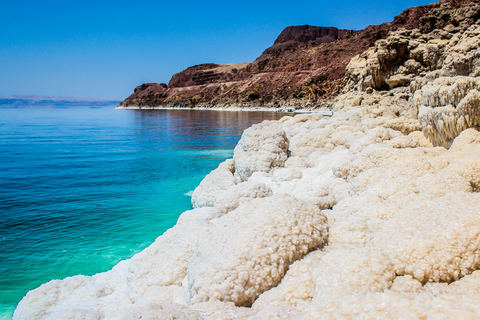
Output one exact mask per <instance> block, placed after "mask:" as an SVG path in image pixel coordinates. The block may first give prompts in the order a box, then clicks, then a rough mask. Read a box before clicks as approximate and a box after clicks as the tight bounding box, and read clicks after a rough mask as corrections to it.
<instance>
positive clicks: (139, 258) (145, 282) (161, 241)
mask: <svg viewBox="0 0 480 320" xmlns="http://www.w3.org/2000/svg"><path fill="white" fill-rule="evenodd" d="M217 215H218V213H217V212H216V210H214V209H213V208H208V207H206V208H197V209H194V210H190V211H186V212H184V213H183V214H182V215H181V216H180V217H179V219H178V221H177V224H176V225H175V226H174V227H173V228H171V229H169V230H167V231H166V232H165V233H164V234H163V235H162V236H161V237H158V238H157V239H156V240H155V242H154V243H153V244H151V245H150V246H148V247H147V248H146V249H144V250H143V251H142V252H140V253H139V254H137V255H135V256H134V257H133V258H132V259H131V260H130V261H129V265H128V273H127V277H126V281H127V286H128V294H129V297H130V299H131V300H132V301H134V302H135V301H136V299H139V298H141V297H144V296H145V294H146V292H147V290H150V291H152V288H160V287H164V286H170V285H181V284H182V280H183V278H185V276H186V275H187V265H188V260H189V259H190V257H191V256H192V254H193V251H194V249H195V245H196V243H197V241H198V239H199V238H201V237H203V236H204V234H205V233H206V232H207V229H208V221H209V220H211V219H212V218H215V217H216V216H217ZM163 290H164V289H163Z"/></svg>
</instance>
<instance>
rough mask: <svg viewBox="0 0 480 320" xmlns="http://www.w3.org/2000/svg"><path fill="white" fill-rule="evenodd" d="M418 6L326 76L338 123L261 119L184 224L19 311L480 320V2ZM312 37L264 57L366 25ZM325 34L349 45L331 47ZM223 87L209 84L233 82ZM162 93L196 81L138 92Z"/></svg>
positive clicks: (58, 283)
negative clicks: (126, 257)
mask: <svg viewBox="0 0 480 320" xmlns="http://www.w3.org/2000/svg"><path fill="white" fill-rule="evenodd" d="M402 15H403V18H402V19H400V20H398V19H399V18H398V17H397V18H396V20H398V21H397V23H398V24H399V25H400V24H401V25H402V26H403V27H402V28H400V27H399V28H397V27H393V25H394V24H395V22H394V23H389V24H385V25H382V26H383V27H381V28H384V29H382V30H384V32H385V34H383V33H381V35H376V34H374V35H369V37H368V39H370V40H368V39H364V41H365V46H366V47H365V48H364V50H363V51H362V52H360V53H358V54H356V55H352V57H350V58H348V61H346V63H345V66H343V67H340V66H341V65H342V63H343V62H338V66H339V68H343V71H341V72H340V73H339V74H338V78H335V79H333V78H328V79H326V80H324V82H321V83H327V82H328V81H330V82H328V83H330V84H331V86H332V88H335V89H332V91H329V92H330V93H332V92H334V90H337V91H338V93H337V94H336V95H333V96H330V100H328V101H329V103H330V107H331V108H332V109H333V111H334V114H333V116H332V117H325V116H322V115H318V114H317V115H315V114H308V115H307V114H303V115H297V116H294V117H284V118H282V119H281V120H279V121H264V122H262V123H260V124H257V125H254V126H252V127H251V128H249V129H247V130H245V132H244V133H243V135H242V138H241V139H240V141H239V143H238V145H237V146H236V148H235V150H234V155H233V158H232V159H228V160H226V161H225V162H223V163H221V164H220V165H219V166H218V168H217V169H215V170H213V171H212V172H211V173H210V174H208V175H207V176H206V177H205V178H204V180H203V181H202V182H201V183H200V185H199V186H198V187H197V188H196V189H195V191H194V193H193V195H192V205H193V207H194V209H193V210H190V211H187V212H184V213H183V214H182V215H181V216H180V218H179V220H178V222H177V224H176V225H175V226H174V227H173V228H171V229H170V230H168V231H167V232H165V233H164V234H163V235H162V236H160V237H159V238H157V240H156V241H155V242H154V243H153V244H152V245H150V246H149V247H148V248H146V249H145V250H144V251H142V252H141V253H139V254H137V255H135V256H134V257H132V258H131V259H129V260H126V261H122V262H120V263H119V264H118V265H117V266H115V267H114V268H113V269H112V270H111V271H108V272H105V273H101V274H97V275H94V276H92V277H85V276H75V277H71V278H67V279H64V280H54V281H50V282H48V283H46V284H44V285H42V286H40V287H39V288H37V289H35V290H32V291H31V292H29V293H28V294H27V295H26V296H25V297H24V299H23V300H22V301H21V302H20V303H19V305H18V308H17V310H16V311H15V314H14V319H338V318H343V319H353V318H361V319H364V318H369V319H370V318H371V319H399V318H405V319H429V318H431V319H475V318H478V317H479V316H480V271H479V269H480V193H479V190H480V133H479V131H478V129H479V125H480V118H479V115H480V113H479V110H480V109H479V107H480V93H479V91H478V90H479V88H480V22H479V20H478V19H479V18H480V5H479V4H478V2H477V1H441V2H437V3H434V4H432V5H429V6H425V7H419V8H412V9H409V10H406V11H405V12H404V13H402ZM402 15H401V16H402ZM399 17H400V16H399ZM402 21H403V22H402ZM369 28H371V30H379V29H378V28H380V26H375V27H369ZM305 30H311V32H310V31H309V33H308V34H309V35H311V36H310V38H308V37H307V38H308V39H310V40H308V41H312V44H311V45H309V46H307V47H306V48H302V49H298V47H297V49H296V51H295V50H290V49H286V48H290V45H293V46H295V45H296V44H295V42H296V41H293V42H292V43H291V44H286V42H288V41H284V40H281V41H279V42H278V43H277V45H278V46H279V47H278V49H279V50H278V52H280V53H279V55H278V56H279V57H280V56H282V57H283V58H281V59H280V60H275V59H276V56H275V54H276V52H277V49H272V50H273V51H269V52H266V53H265V55H267V56H269V57H270V58H268V59H266V60H267V61H268V62H267V63H265V68H274V64H273V61H283V62H285V65H288V63H287V62H286V61H287V60H286V59H284V58H285V57H286V56H288V55H298V51H302V52H305V57H307V58H308V57H310V56H309V55H308V52H317V54H318V53H319V52H324V54H327V49H325V46H330V47H331V46H333V45H335V44H337V45H340V44H341V43H344V46H345V50H353V49H350V48H348V45H347V44H348V42H343V41H346V40H347V37H349V36H350V37H355V35H358V34H359V32H351V31H347V32H345V34H343V35H342V33H343V32H341V31H335V30H332V31H331V32H332V33H329V32H330V31H329V32H327V31H325V32H324V31H313V29H310V28H309V27H306V29H305ZM291 32H292V33H293V34H295V33H296V31H295V30H294V29H292V30H291ZM372 32H373V31H372ZM319 34H323V36H322V37H325V38H324V39H325V40H324V41H330V40H331V38H332V37H333V36H328V35H330V34H333V35H336V36H337V37H338V39H337V40H335V41H333V42H329V43H320V44H317V43H316V42H315V40H313V38H315V39H317V38H318V35H319ZM291 38H294V37H293V36H291V35H290V34H289V33H288V32H287V33H286V35H285V37H284V38H282V39H291ZM327 38H328V39H327ZM350 39H351V38H350ZM372 39H375V40H372ZM357 40H358V41H360V40H359V39H357ZM289 41H290V40H289ZM299 41H300V40H298V41H297V42H299ZM322 41H323V40H322ZM368 41H373V42H372V43H371V45H370V46H367V43H368ZM283 45H285V47H283ZM352 46H353V45H352ZM284 48H285V51H282V50H284ZM322 48H324V49H322ZM316 50H318V51H316ZM322 50H324V51H322ZM295 52H297V53H295ZM349 52H351V51H349ZM314 56H315V55H313V53H312V56H311V57H314ZM307 58H306V59H305V61H313V60H308V59H307ZM344 58H345V59H347V58H346V56H344ZM259 59H260V58H259ZM312 59H313V58H312ZM333 60H334V59H333V56H332V60H331V61H333ZM259 61H262V60H257V61H255V62H254V63H253V64H255V65H258V63H259ZM295 61H297V60H295ZM270 63H272V64H270ZM292 63H293V62H292ZM332 63H333V64H335V63H337V62H332ZM249 65H250V64H249ZM292 65H295V64H294V63H293V64H292ZM196 68H198V69H192V70H190V71H189V72H190V73H191V74H194V73H195V72H197V71H198V70H214V72H213V75H215V74H216V72H217V71H218V68H226V69H222V70H224V72H225V73H226V72H227V71H228V70H230V71H231V69H229V68H230V67H225V66H222V67H221V66H216V65H210V66H209V67H208V68H209V69H204V68H205V67H204V66H202V67H196ZM245 68H247V66H246V67H245ZM252 68H253V67H252ZM298 68H303V70H310V71H309V72H311V74H314V73H315V72H317V71H318V70H320V69H321V68H317V69H313V67H312V69H309V68H310V67H308V66H306V65H305V66H302V67H300V63H299V66H298ZM328 68H333V69H330V70H334V69H335V66H331V65H328V66H325V70H327V69H328ZM236 69H237V72H238V73H241V72H242V71H241V70H240V69H239V68H236ZM195 70H196V71H195ZM215 70H217V71H215ZM225 70H227V71H225ZM239 70H240V71H239ZM262 70H265V69H262ZM297 70H300V69H297ZM315 70H317V71H315ZM321 70H324V69H321ZM230 71H228V72H230ZM202 72H203V71H202ZM244 72H247V70H244ZM282 72H284V71H282ZM285 72H286V71H285ZM289 72H290V71H289ZM291 72H292V73H286V74H285V76H287V75H288V74H289V75H290V76H289V77H291V79H292V80H291V81H296V80H295V76H293V75H294V74H295V72H297V71H291ZM278 74H281V73H278ZM282 74H283V73H282ZM332 74H335V73H333V72H332ZM184 75H185V78H184V80H181V81H184V82H187V81H194V80H193V76H191V77H190V78H188V76H187V73H185V74H184ZM271 75H272V74H271ZM263 76H264V73H260V74H259V75H258V77H259V78H260V79H263V78H262V77H263ZM302 76H303V75H302ZM179 77H180V76H179ZM179 77H177V79H180V78H179ZM249 77H250V76H248V77H247V78H245V80H242V81H247V82H245V83H248V81H253V80H251V79H250V78H249ZM265 77H267V76H265ZM332 77H333V76H332ZM174 78H175V77H174ZM188 79H190V80H188ZM212 79H213V77H212ZM249 79H250V80H249ZM265 79H266V78H265ZM172 80H173V79H172ZM179 81H180V80H179ZM209 81H210V82H211V83H210V84H208V85H206V84H204V85H199V86H205V87H204V88H208V86H209V85H212V83H214V84H215V86H217V85H218V86H220V85H221V83H220V82H218V83H215V82H213V80H209ZM335 81H337V82H338V83H341V84H342V85H341V86H340V87H338V84H335V83H336V82H335ZM233 85H234V86H235V84H233ZM148 87H151V88H150V90H151V92H152V93H153V92H154V90H156V89H154V88H158V89H162V90H165V91H164V92H166V95H167V96H168V95H169V94H170V92H172V91H173V90H176V88H180V87H170V86H166V85H153V84H152V85H146V87H145V88H143V89H142V88H140V89H138V90H137V91H138V92H139V94H140V92H142V91H145V90H147V88H148ZM194 87H196V86H190V87H184V88H187V89H185V91H184V92H187V91H188V90H190V89H188V88H194ZM197 89H198V88H197ZM192 90H193V89H192ZM262 92H263V91H262ZM262 94H263V93H262ZM279 94H285V95H286V96H284V97H285V100H284V101H288V99H289V98H288V97H289V94H287V93H279ZM230 97H235V98H234V99H237V98H238V99H240V95H231V96H230ZM232 99H233V98H232ZM258 99H260V98H258ZM280 101H282V100H281V99H280ZM292 101H293V100H292ZM299 101H300V100H299ZM305 101H307V100H305ZM159 105H160V104H159Z"/></svg>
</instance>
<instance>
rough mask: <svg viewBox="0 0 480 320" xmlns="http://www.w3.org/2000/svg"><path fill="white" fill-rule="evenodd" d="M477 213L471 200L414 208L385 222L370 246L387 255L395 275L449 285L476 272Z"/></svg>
mask: <svg viewBox="0 0 480 320" xmlns="http://www.w3.org/2000/svg"><path fill="white" fill-rule="evenodd" d="M452 203H454V204H455V206H451V205H450V206H449V204H452ZM447 206H449V210H445V209H443V208H445V207H447ZM479 212H480V205H479V203H478V196H477V195H476V194H470V195H469V194H466V193H464V194H459V195H451V196H446V197H442V198H436V199H435V200H433V201H425V202H423V203H420V204H413V205H410V206H406V207H405V209H404V210H401V211H400V212H399V213H397V214H396V215H395V217H393V218H392V219H390V220H389V221H388V222H386V223H385V224H384V226H383V228H382V231H381V232H379V233H377V234H376V235H375V239H374V240H373V242H374V243H378V245H379V246H382V247H383V248H385V249H386V252H388V254H389V255H390V256H391V261H392V263H393V264H394V266H395V269H396V273H397V274H398V275H405V274H408V275H411V276H412V277H414V278H415V279H417V280H418V281H420V282H422V283H426V282H452V281H455V280H458V279H460V278H462V277H464V276H465V275H468V274H470V273H472V272H473V271H475V270H476V269H477V268H478V267H479V266H480V247H479V246H478V244H479V243H480V220H479V219H478V213H479ZM424 226H428V228H425V227H424ZM393 229H395V231H394V232H392V230H393ZM387 234H389V235H390V236H387Z"/></svg>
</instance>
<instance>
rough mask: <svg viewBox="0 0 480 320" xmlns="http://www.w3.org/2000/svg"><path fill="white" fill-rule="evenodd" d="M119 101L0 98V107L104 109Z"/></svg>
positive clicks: (16, 96)
mask: <svg viewBox="0 0 480 320" xmlns="http://www.w3.org/2000/svg"><path fill="white" fill-rule="evenodd" d="M120 102H121V101H120V100H112V99H102V98H85V97H51V96H36V95H4V96H0V108H1V107H106V106H116V105H118V104H119V103H120Z"/></svg>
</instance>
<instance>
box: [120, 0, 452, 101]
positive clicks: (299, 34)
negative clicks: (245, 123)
mask: <svg viewBox="0 0 480 320" xmlns="http://www.w3.org/2000/svg"><path fill="white" fill-rule="evenodd" d="M447 2H448V3H451V5H452V6H455V7H458V6H459V5H460V2H458V1H455V0H451V1H447ZM440 6H441V5H440V4H439V3H435V4H431V5H428V6H423V7H415V8H410V9H407V10H405V11H404V12H402V13H401V14H400V15H398V16H396V17H395V19H394V20H393V21H392V22H388V23H383V24H381V25H377V26H369V27H367V28H365V29H363V30H360V31H352V30H339V29H336V28H332V27H313V26H308V25H306V26H293V27H287V28H286V29H285V30H284V31H283V32H282V33H281V34H280V35H279V36H278V38H277V39H276V40H275V42H274V44H273V45H272V46H271V47H270V48H268V49H266V50H265V51H264V52H263V54H262V55H261V56H260V57H258V58H257V59H256V60H255V61H253V62H250V63H239V64H229V65H217V64H211V63H210V64H202V65H198V66H194V67H190V68H188V69H186V70H184V71H182V72H180V73H177V74H175V75H174V76H173V77H172V79H171V80H170V82H169V84H168V87H167V88H165V87H164V85H162V86H161V87H158V91H157V92H155V91H152V90H151V89H153V87H150V88H149V89H147V90H144V89H141V90H139V89H138V88H139V87H137V89H136V90H135V92H134V93H133V94H132V95H131V96H130V97H128V98H127V99H125V101H123V102H122V103H121V104H120V105H119V107H120V108H154V107H191V108H194V107H207V108H211V107H217V108H229V107H241V108H252V107H263V108H285V107H288V108H314V107H317V106H320V105H322V104H325V103H326V101H325V100H326V99H327V98H330V97H332V95H335V94H337V93H338V92H339V91H340V89H341V88H342V84H343V83H342V78H343V77H344V75H345V70H346V66H347V64H348V63H349V61H350V59H351V58H352V57H354V56H355V55H358V54H360V53H362V52H364V51H365V50H367V49H368V48H369V47H371V46H373V45H374V43H375V41H377V40H379V39H384V38H386V37H387V36H388V34H389V32H391V31H395V30H398V29H400V28H404V29H408V30H410V29H414V28H419V27H422V28H423V29H425V30H427V29H431V28H434V27H435V25H432V23H433V22H432V21H437V20H438V19H437V17H436V16H435V14H434V13H430V12H431V11H432V10H433V11H434V10H437V11H438V10H440ZM433 11H432V12H433ZM432 16H433V17H434V18H432ZM435 23H437V22H435ZM150 86H152V85H151V84H150ZM140 87H142V86H140ZM165 89H166V90H165ZM157 93H158V95H157Z"/></svg>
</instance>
